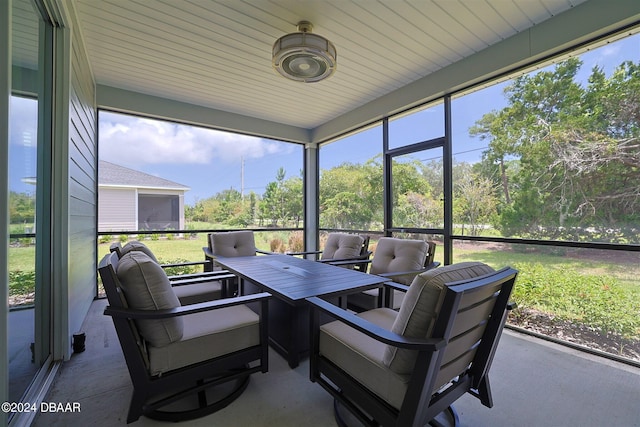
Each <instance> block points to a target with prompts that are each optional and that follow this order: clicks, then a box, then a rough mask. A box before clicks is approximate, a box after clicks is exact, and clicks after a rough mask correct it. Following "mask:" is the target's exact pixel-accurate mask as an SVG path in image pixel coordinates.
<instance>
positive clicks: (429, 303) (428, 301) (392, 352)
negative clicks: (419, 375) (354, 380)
mask: <svg viewBox="0 0 640 427" xmlns="http://www.w3.org/2000/svg"><path fill="white" fill-rule="evenodd" d="M493 272H495V270H494V269H493V268H491V267H489V266H488V265H486V264H483V263H480V262H462V263H458V264H452V265H448V266H445V267H440V268H435V269H432V270H428V271H426V272H424V273H421V274H419V275H418V276H416V278H415V279H414V280H413V282H412V283H411V286H409V290H408V291H407V294H406V295H405V297H404V301H403V302H402V305H401V306H400V311H399V313H398V317H397V318H396V320H395V322H394V323H393V327H392V328H391V331H392V332H394V333H396V334H399V335H404V336H406V337H411V338H429V337H431V334H432V332H433V326H434V324H435V320H436V318H437V317H438V314H439V312H440V307H441V306H442V301H443V299H444V295H445V284H446V283H450V282H455V281H458V280H465V279H473V278H475V277H478V276H482V275H485V274H489V273H493ZM415 360H416V354H415V352H413V351H409V350H399V349H397V348H394V347H390V346H389V347H387V349H386V351H385V354H384V360H383V361H384V364H385V366H389V368H390V369H391V370H392V371H394V372H396V373H398V374H409V373H411V372H412V371H413V368H414V365H415Z"/></svg>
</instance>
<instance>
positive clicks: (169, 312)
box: [104, 292, 271, 319]
mask: <svg viewBox="0 0 640 427" xmlns="http://www.w3.org/2000/svg"><path fill="white" fill-rule="evenodd" d="M268 298H271V294H270V293H268V292H261V293H259V294H251V295H245V296H240V297H235V298H225V299H220V300H214V301H207V302H201V303H198V304H190V305H183V306H180V307H176V308H170V309H166V310H134V309H131V308H119V307H111V306H107V307H105V309H104V314H105V315H107V316H113V317H121V318H127V319H169V318H172V317H178V316H186V315H188V314H194V313H202V312H204V311H210V310H216V309H219V308H224V307H232V306H234V305H242V304H247V303H250V302H254V301H261V300H265V299H268Z"/></svg>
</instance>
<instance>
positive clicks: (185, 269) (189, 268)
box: [158, 258, 196, 276]
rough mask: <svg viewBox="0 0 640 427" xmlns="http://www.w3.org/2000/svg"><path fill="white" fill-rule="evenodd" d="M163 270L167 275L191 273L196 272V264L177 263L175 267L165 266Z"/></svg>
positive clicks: (178, 260) (183, 260)
mask: <svg viewBox="0 0 640 427" xmlns="http://www.w3.org/2000/svg"><path fill="white" fill-rule="evenodd" d="M158 262H159V263H160V264H182V263H185V262H189V261H188V260H186V259H181V258H178V259H171V260H168V261H165V260H162V261H161V260H158ZM164 271H165V272H166V273H167V276H177V275H180V274H192V273H195V272H196V266H194V265H177V266H175V267H167V268H165V269H164Z"/></svg>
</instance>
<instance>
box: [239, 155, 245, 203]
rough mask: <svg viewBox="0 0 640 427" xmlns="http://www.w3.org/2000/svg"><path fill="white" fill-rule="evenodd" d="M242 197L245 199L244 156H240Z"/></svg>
mask: <svg viewBox="0 0 640 427" xmlns="http://www.w3.org/2000/svg"><path fill="white" fill-rule="evenodd" d="M240 198H241V199H242V200H244V156H240Z"/></svg>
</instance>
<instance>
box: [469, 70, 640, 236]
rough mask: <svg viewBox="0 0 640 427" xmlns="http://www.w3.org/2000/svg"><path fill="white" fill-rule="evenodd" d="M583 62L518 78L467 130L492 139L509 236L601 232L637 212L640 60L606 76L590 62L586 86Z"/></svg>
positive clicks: (489, 167)
mask: <svg viewBox="0 0 640 427" xmlns="http://www.w3.org/2000/svg"><path fill="white" fill-rule="evenodd" d="M581 65H582V64H581V62H580V61H579V60H578V59H575V58H572V59H569V60H566V61H564V62H561V63H559V64H557V65H556V66H555V67H554V68H553V69H552V70H544V71H540V72H537V73H535V74H530V75H525V76H522V77H519V78H517V79H515V80H514V81H513V83H512V84H511V85H509V86H508V87H507V88H506V89H505V95H506V96H507V100H508V101H509V105H508V106H507V107H505V108H503V109H502V110H500V111H492V112H490V113H488V114H486V115H485V116H483V117H482V118H481V119H480V120H479V121H478V122H477V123H476V124H475V126H474V127H473V128H472V129H471V130H470V134H471V135H472V136H478V137H480V138H481V139H488V140H489V149H488V150H487V151H486V152H485V153H484V155H483V163H484V167H483V169H484V171H485V172H491V173H492V174H493V171H496V167H497V173H498V174H499V182H500V186H501V189H502V191H501V203H502V206H501V207H500V212H501V220H500V225H501V228H502V230H503V232H504V233H505V234H507V235H521V236H526V237H528V236H531V237H549V238H568V239H577V238H580V237H584V235H585V230H587V229H589V230H597V231H596V232H595V234H597V235H598V236H599V238H604V237H605V236H604V234H605V233H606V230H610V229H612V226H615V227H613V228H616V229H618V230H621V229H622V228H623V225H624V224H625V223H632V222H637V220H638V219H640V217H639V216H638V214H637V213H636V212H638V209H637V208H638V203H639V202H640V197H639V196H640V191H639V188H640V175H639V174H638V167H639V166H640V144H639V143H638V134H639V129H638V128H639V126H640V121H639V119H640V67H639V66H638V65H637V64H634V63H631V62H625V63H623V64H621V65H620V66H619V67H618V68H617V69H616V70H615V72H614V73H613V75H612V76H611V77H609V78H607V77H606V76H605V75H604V73H603V71H602V70H601V69H598V68H594V69H593V70H592V72H591V75H590V77H589V81H588V85H586V86H582V85H580V84H579V83H577V82H576V79H575V77H576V74H577V72H578V70H579V69H580V67H581ZM510 167H511V168H512V171H511V172H509V168H510ZM485 177H486V178H488V179H494V177H492V176H488V175H485ZM595 234H594V236H590V237H589V238H594V237H595V238H597V236H596V235H595ZM628 237H629V236H626V237H625V238H628ZM612 238H613V239H615V238H621V236H617V237H615V236H608V237H606V239H612Z"/></svg>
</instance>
